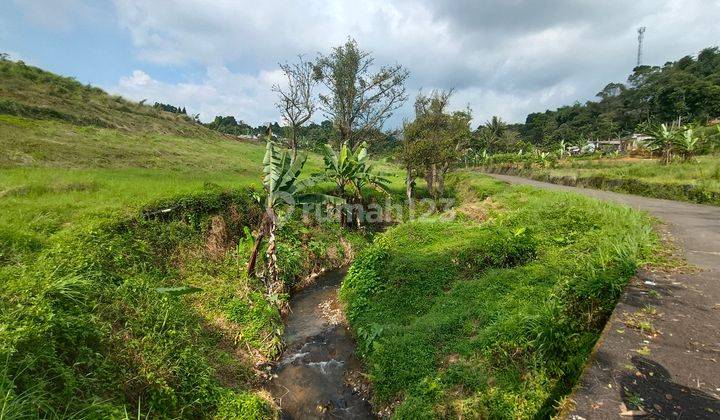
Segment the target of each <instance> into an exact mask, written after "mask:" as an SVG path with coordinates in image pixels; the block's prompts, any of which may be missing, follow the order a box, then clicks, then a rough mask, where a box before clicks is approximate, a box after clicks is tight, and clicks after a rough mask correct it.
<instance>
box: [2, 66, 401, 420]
mask: <svg viewBox="0 0 720 420" xmlns="http://www.w3.org/2000/svg"><path fill="white" fill-rule="evenodd" d="M0 148H1V149H2V150H3V153H2V154H0V360H2V362H0V418H68V417H72V418H127V417H136V416H137V417H138V418H140V417H147V418H212V417H215V418H237V417H241V418H264V417H271V418H272V417H274V414H273V413H274V404H273V403H272V401H270V400H269V399H268V398H267V397H264V395H263V394H262V392H258V383H259V379H260V378H261V375H262V372H260V371H259V369H258V367H259V366H262V365H263V364H264V363H267V362H268V361H269V360H272V359H273V358H274V357H275V356H276V355H277V353H278V350H279V349H280V347H281V341H280V335H281V334H282V329H283V325H282V320H281V317H280V313H279V311H278V306H277V305H276V303H275V302H276V301H278V300H284V299H287V296H286V295H283V296H272V297H269V296H267V295H266V293H265V289H264V286H263V284H262V282H261V281H259V280H257V279H255V278H249V277H248V276H247V274H246V272H245V265H244V261H247V258H248V256H249V253H250V251H251V246H252V243H251V239H250V238H247V237H246V234H245V232H244V230H245V229H244V228H246V227H247V228H250V229H253V228H255V227H257V224H258V223H259V218H260V215H261V211H262V209H261V208H260V206H259V205H258V203H257V201H256V200H255V198H254V196H253V193H252V191H248V190H247V189H248V188H254V189H255V191H257V190H258V187H259V184H260V179H261V163H262V156H263V153H264V148H265V146H264V144H258V143H247V142H240V141H237V140H235V139H233V138H231V137H227V136H223V135H221V134H218V133H216V132H213V131H211V130H208V129H206V128H204V127H202V126H200V125H197V124H195V123H193V122H192V121H189V120H188V119H187V118H185V117H182V116H178V115H174V114H169V113H166V112H163V111H159V110H156V109H153V108H152V107H148V106H143V105H140V104H136V103H132V102H128V101H126V100H123V99H121V98H117V97H112V96H109V95H107V94H105V93H104V92H102V91H101V90H99V89H97V88H93V87H87V86H83V85H81V84H79V83H77V82H75V81H74V80H72V79H68V78H64V77H60V76H56V75H54V74H52V73H48V72H45V71H42V70H40V69H36V68H33V67H29V66H25V65H23V64H21V63H11V62H8V61H1V62H0ZM320 168H321V159H319V157H318V156H314V155H312V156H310V158H309V161H308V164H307V165H306V169H307V170H308V171H309V172H314V171H318V170H320ZM390 176H391V177H394V179H396V183H397V185H399V186H400V185H401V181H400V179H401V178H400V176H399V175H398V172H397V171H395V173H394V174H392V175H390ZM168 209H170V210H169V211H168ZM278 237H279V242H280V246H279V247H278V259H279V263H280V265H281V267H282V268H283V270H282V271H281V273H280V275H281V277H282V279H283V280H284V281H285V282H286V283H287V284H288V286H289V287H291V286H292V285H293V284H294V283H295V282H296V281H297V280H298V279H300V278H303V277H305V276H307V275H309V274H310V273H311V272H315V271H318V270H320V269H323V268H328V267H334V266H338V265H340V264H343V263H344V262H346V258H347V255H346V252H347V251H348V250H350V251H351V250H352V249H353V247H354V246H361V245H362V243H363V242H364V238H362V237H361V236H359V235H357V234H354V233H352V232H350V233H348V232H344V231H343V230H341V229H339V228H338V226H337V225H336V224H333V223H325V224H304V223H303V222H301V221H292V222H289V223H288V224H286V225H285V226H284V227H283V228H282V229H280V230H279V231H278ZM341 237H342V238H343V245H342V246H340V241H341ZM353 244H355V245H353ZM261 254H262V253H261ZM261 258H262V257H261ZM259 265H262V262H261V263H260V264H259ZM285 268H287V269H285ZM188 286H191V287H192V288H188ZM168 288H169V289H168ZM186 292H192V293H189V294H183V293H186Z"/></svg>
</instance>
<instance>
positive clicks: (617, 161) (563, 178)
mask: <svg viewBox="0 0 720 420" xmlns="http://www.w3.org/2000/svg"><path fill="white" fill-rule="evenodd" d="M485 169H487V170H490V171H492V172H500V173H509V174H515V175H519V176H525V177H529V178H534V179H537V180H541V181H549V182H554V183H558V184H565V185H573V186H579V187H590V188H599V189H607V190H611V191H617V192H624V193H629V194H636V195H643V196H646V197H655V198H665V199H669V200H678V201H690V202H695V203H700V204H709V205H720V156H718V155H707V156H698V157H696V158H694V159H693V160H692V161H688V162H680V161H676V162H673V163H671V164H669V165H663V164H661V163H660V162H659V161H658V160H657V159H640V158H626V157H604V158H603V157H593V158H565V159H562V160H559V161H558V162H556V163H555V164H554V165H553V166H552V167H541V166H539V165H537V164H535V165H527V164H518V163H499V164H492V165H490V166H488V167H486V168H485Z"/></svg>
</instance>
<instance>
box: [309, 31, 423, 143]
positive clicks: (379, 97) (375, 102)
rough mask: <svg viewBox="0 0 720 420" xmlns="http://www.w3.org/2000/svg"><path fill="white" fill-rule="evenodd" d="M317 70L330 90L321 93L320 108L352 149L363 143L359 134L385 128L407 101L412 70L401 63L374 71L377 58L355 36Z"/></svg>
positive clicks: (322, 57) (323, 59)
mask: <svg viewBox="0 0 720 420" xmlns="http://www.w3.org/2000/svg"><path fill="white" fill-rule="evenodd" d="M314 71H315V80H317V81H319V82H321V83H322V84H323V86H324V87H325V90H326V93H322V94H320V97H319V98H320V108H321V109H322V111H323V112H324V113H325V115H326V116H327V117H328V118H329V119H331V120H332V121H333V123H334V124H335V126H336V127H337V129H338V131H339V132H340V144H344V143H347V144H348V146H349V147H350V148H351V149H354V148H355V146H356V145H357V143H358V142H359V138H360V137H359V135H358V134H360V133H363V132H364V131H366V130H369V129H373V128H381V127H382V126H383V123H384V122H385V121H386V120H387V119H388V118H389V117H390V116H391V115H392V114H393V112H394V111H395V110H396V109H398V108H399V107H400V106H402V104H403V103H404V102H405V101H406V100H407V95H406V94H405V81H406V80H407V78H408V76H409V73H408V71H407V70H406V69H405V68H404V67H402V66H401V65H399V64H396V65H393V66H381V67H380V68H379V69H377V71H374V59H373V57H372V56H371V55H370V53H369V52H367V51H363V50H361V49H360V48H359V47H358V44H357V42H355V40H353V39H349V40H348V41H347V42H346V43H345V44H344V45H341V46H339V47H335V48H333V50H332V52H331V53H330V54H328V55H320V56H319V57H318V59H317V62H316V63H315V68H314Z"/></svg>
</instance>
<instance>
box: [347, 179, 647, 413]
mask: <svg viewBox="0 0 720 420" xmlns="http://www.w3.org/2000/svg"><path fill="white" fill-rule="evenodd" d="M459 179H460V181H459V182H456V183H455V188H456V190H457V191H458V194H459V196H460V197H461V199H462V202H463V205H462V206H461V215H460V217H459V218H458V219H457V220H455V221H443V220H441V219H434V220H425V221H416V222H411V223H406V224H403V225H400V226H398V227H395V228H393V229H391V230H389V231H388V232H386V233H385V234H383V235H381V236H379V237H377V238H376V239H375V241H374V243H373V245H372V246H370V247H369V248H366V249H365V250H364V251H363V252H362V253H361V254H360V255H359V256H358V257H357V258H356V260H355V262H354V263H353V265H352V268H351V269H350V271H349V274H348V276H347V278H346V280H345V282H344V284H343V286H342V289H341V298H342V301H343V302H344V304H345V306H346V310H347V315H348V318H349V321H350V324H351V326H352V328H353V329H354V330H355V331H356V333H357V336H358V342H359V343H358V344H359V349H360V352H361V355H362V357H363V359H364V360H365V361H366V363H367V366H368V371H369V372H368V373H369V376H370V379H371V381H372V383H373V386H374V391H375V398H376V400H377V402H378V403H379V404H380V405H381V406H382V405H387V406H390V407H391V409H392V410H394V415H395V417H396V418H407V419H417V418H433V417H435V418H437V417H440V418H445V417H460V418H533V417H535V418H544V417H547V416H548V415H550V414H552V413H553V412H555V410H556V408H555V407H556V406H557V405H558V404H560V403H561V401H562V398H563V396H565V395H566V394H567V393H568V392H569V391H570V389H571V387H572V386H573V384H574V383H575V381H576V379H577V377H578V375H579V373H580V372H581V370H582V367H583V364H584V362H585V360H586V358H587V356H588V354H589V353H590V351H591V349H592V347H593V345H594V343H595V341H596V340H597V338H598V336H599V333H600V331H601V329H602V328H603V325H604V323H605V321H606V319H607V317H608V316H609V314H610V312H611V311H612V309H613V307H614V305H615V303H616V301H617V299H618V297H619V295H620V293H621V291H622V289H623V286H624V285H625V284H626V282H627V280H628V279H629V278H630V277H631V276H632V275H633V273H634V272H635V269H636V267H637V266H638V264H640V263H642V261H643V260H644V259H645V258H646V257H648V256H649V255H650V253H651V250H652V249H653V247H654V246H655V245H654V244H655V241H656V237H655V235H654V233H653V231H652V228H651V221H650V220H649V218H648V217H646V216H644V215H642V214H640V213H637V212H634V211H631V210H629V209H626V208H622V207H618V206H615V205H610V204H607V203H600V202H597V201H593V200H591V199H588V198H584V197H580V196H575V195H568V194H561V193H556V192H547V191H541V190H537V189H532V188H529V187H519V186H508V185H505V184H501V183H498V182H496V181H493V180H491V179H489V178H487V177H484V176H480V175H477V174H467V173H466V174H463V175H461V176H460V177H459Z"/></svg>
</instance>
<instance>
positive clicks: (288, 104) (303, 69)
mask: <svg viewBox="0 0 720 420" xmlns="http://www.w3.org/2000/svg"><path fill="white" fill-rule="evenodd" d="M280 68H281V69H282V71H283V73H284V74H285V77H286V78H287V87H285V88H282V87H280V86H278V85H274V86H273V87H272V90H273V92H276V93H277V94H278V102H277V104H276V106H277V108H278V109H279V110H280V115H281V116H282V118H283V120H285V122H286V123H287V124H288V125H289V126H290V141H291V147H292V158H293V159H295V158H296V157H297V149H298V131H299V129H300V127H302V125H303V124H305V123H306V122H307V121H308V120H309V119H310V118H311V117H312V115H313V113H314V112H315V100H314V98H313V94H312V91H313V87H314V85H315V79H314V77H313V76H314V74H313V65H312V64H311V63H310V62H308V61H305V60H303V57H302V56H301V55H300V56H298V62H297V63H293V64H288V63H285V64H280Z"/></svg>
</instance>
